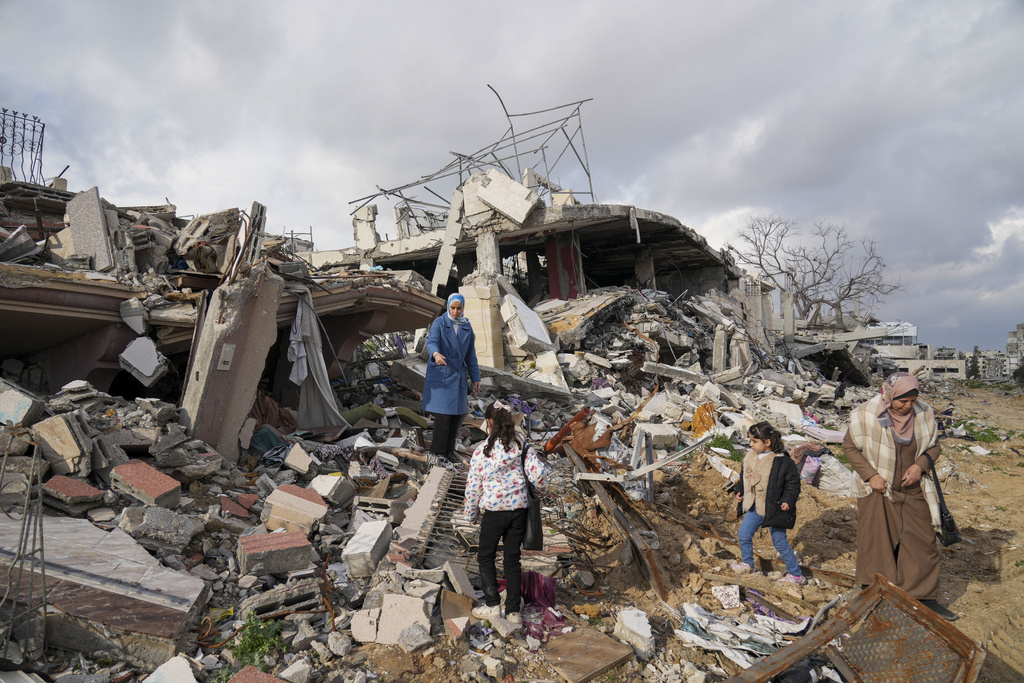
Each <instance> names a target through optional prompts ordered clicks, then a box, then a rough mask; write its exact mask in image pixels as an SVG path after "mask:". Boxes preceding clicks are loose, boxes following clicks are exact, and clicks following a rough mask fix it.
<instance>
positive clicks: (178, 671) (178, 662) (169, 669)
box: [142, 655, 197, 683]
mask: <svg viewBox="0 0 1024 683" xmlns="http://www.w3.org/2000/svg"><path fill="white" fill-rule="evenodd" d="M142 683H197V681H196V677H195V674H194V673H193V671H192V665H191V664H190V663H189V658H188V657H186V656H185V655H178V656H176V657H172V658H171V659H168V660H167V661H166V662H164V663H163V664H161V665H160V666H159V667H157V669H156V671H154V672H153V673H151V674H150V675H148V676H146V678H144V679H143V680H142Z"/></svg>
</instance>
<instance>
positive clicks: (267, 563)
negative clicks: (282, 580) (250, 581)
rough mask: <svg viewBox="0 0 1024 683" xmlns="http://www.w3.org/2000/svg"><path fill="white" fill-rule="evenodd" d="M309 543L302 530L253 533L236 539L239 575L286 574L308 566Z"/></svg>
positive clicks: (310, 545)
mask: <svg viewBox="0 0 1024 683" xmlns="http://www.w3.org/2000/svg"><path fill="white" fill-rule="evenodd" d="M312 547H313V546H312V544H311V543H310V542H309V539H308V538H307V537H306V534H304V533H302V532H301V531H285V532H282V533H273V534H254V535H250V536H241V537H239V539H238V571H239V573H240V574H287V573H288V572H292V571H297V570H300V569H305V568H307V567H308V566H309V564H310V550H311V549H312Z"/></svg>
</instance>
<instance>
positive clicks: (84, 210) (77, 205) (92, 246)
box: [57, 187, 116, 272]
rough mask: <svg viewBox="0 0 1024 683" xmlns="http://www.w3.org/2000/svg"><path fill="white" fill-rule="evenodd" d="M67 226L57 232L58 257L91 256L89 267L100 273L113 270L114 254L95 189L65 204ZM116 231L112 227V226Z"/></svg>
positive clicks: (103, 209) (103, 208)
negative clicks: (59, 247) (59, 248)
mask: <svg viewBox="0 0 1024 683" xmlns="http://www.w3.org/2000/svg"><path fill="white" fill-rule="evenodd" d="M67 217H68V225H69V227H68V228H66V229H65V230H62V231H61V232H60V233H58V235H57V238H58V242H59V243H60V244H61V245H62V248H61V250H60V252H61V255H62V256H64V257H65V258H66V257H70V256H72V255H73V254H84V255H88V256H90V257H92V267H93V269H95V270H98V271H100V272H103V271H105V270H110V269H111V268H113V267H114V254H113V250H112V248H111V243H110V233H109V228H110V227H111V226H108V225H107V215H106V210H105V207H104V202H103V200H102V199H101V198H100V191H99V188H98V187H92V188H90V189H88V190H84V191H82V192H79V193H78V194H77V195H75V198H74V199H72V200H71V201H70V202H68V204H67ZM113 227H115V228H116V226H113Z"/></svg>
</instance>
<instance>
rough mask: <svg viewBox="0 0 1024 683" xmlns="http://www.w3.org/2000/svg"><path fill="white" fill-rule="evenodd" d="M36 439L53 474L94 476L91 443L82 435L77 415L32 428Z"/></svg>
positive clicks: (62, 416)
mask: <svg viewBox="0 0 1024 683" xmlns="http://www.w3.org/2000/svg"><path fill="white" fill-rule="evenodd" d="M32 436H33V439H34V440H35V441H36V442H37V443H38V444H39V446H38V447H39V448H41V449H42V451H43V457H44V458H46V460H47V462H49V463H50V468H51V469H52V470H53V472H54V474H77V475H79V476H81V477H87V476H89V474H90V473H91V472H92V439H90V438H88V437H87V436H86V435H85V433H84V432H83V431H82V427H81V426H80V424H79V422H78V420H77V419H76V418H75V416H74V414H64V415H54V416H53V417H51V418H47V419H45V420H42V421H40V422H37V423H36V424H35V425H33V427H32Z"/></svg>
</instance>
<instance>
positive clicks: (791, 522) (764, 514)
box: [732, 422, 807, 584]
mask: <svg viewBox="0 0 1024 683" xmlns="http://www.w3.org/2000/svg"><path fill="white" fill-rule="evenodd" d="M749 436H750V451H749V452H748V453H747V455H746V457H745V458H743V467H742V469H741V470H740V481H739V485H738V487H737V488H738V491H737V493H736V498H737V500H739V501H740V502H741V503H742V507H743V509H744V510H746V514H745V515H743V521H742V522H741V523H740V530H739V543H740V556H741V559H742V562H739V563H737V564H734V565H732V569H733V571H735V572H739V573H743V572H749V571H753V570H754V534H755V533H757V530H758V529H760V528H761V527H768V529H769V531H770V532H771V535H772V543H773V544H775V549H776V550H778V551H779V556H780V557H781V558H782V561H783V562H784V563H785V564H786V575H785V576H784V577H782V579H781V580H782V581H784V582H786V583H798V584H804V583H807V579H805V578H804V576H803V574H802V573H801V571H800V565H799V564H798V563H797V561H796V554H795V553H794V552H793V549H792V548H791V547H790V546H789V540H788V539H787V538H786V529H792V528H793V527H794V526H795V525H796V499H797V498H798V497H799V496H800V472H799V470H797V468H796V465H794V464H793V461H792V460H791V459H790V457H789V456H788V455H786V453H785V450H784V449H783V446H782V435H781V434H779V431H778V430H777V429H775V428H774V427H772V426H771V425H770V424H768V423H767V422H758V423H757V424H756V425H754V426H753V427H751V428H750V433H749Z"/></svg>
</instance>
